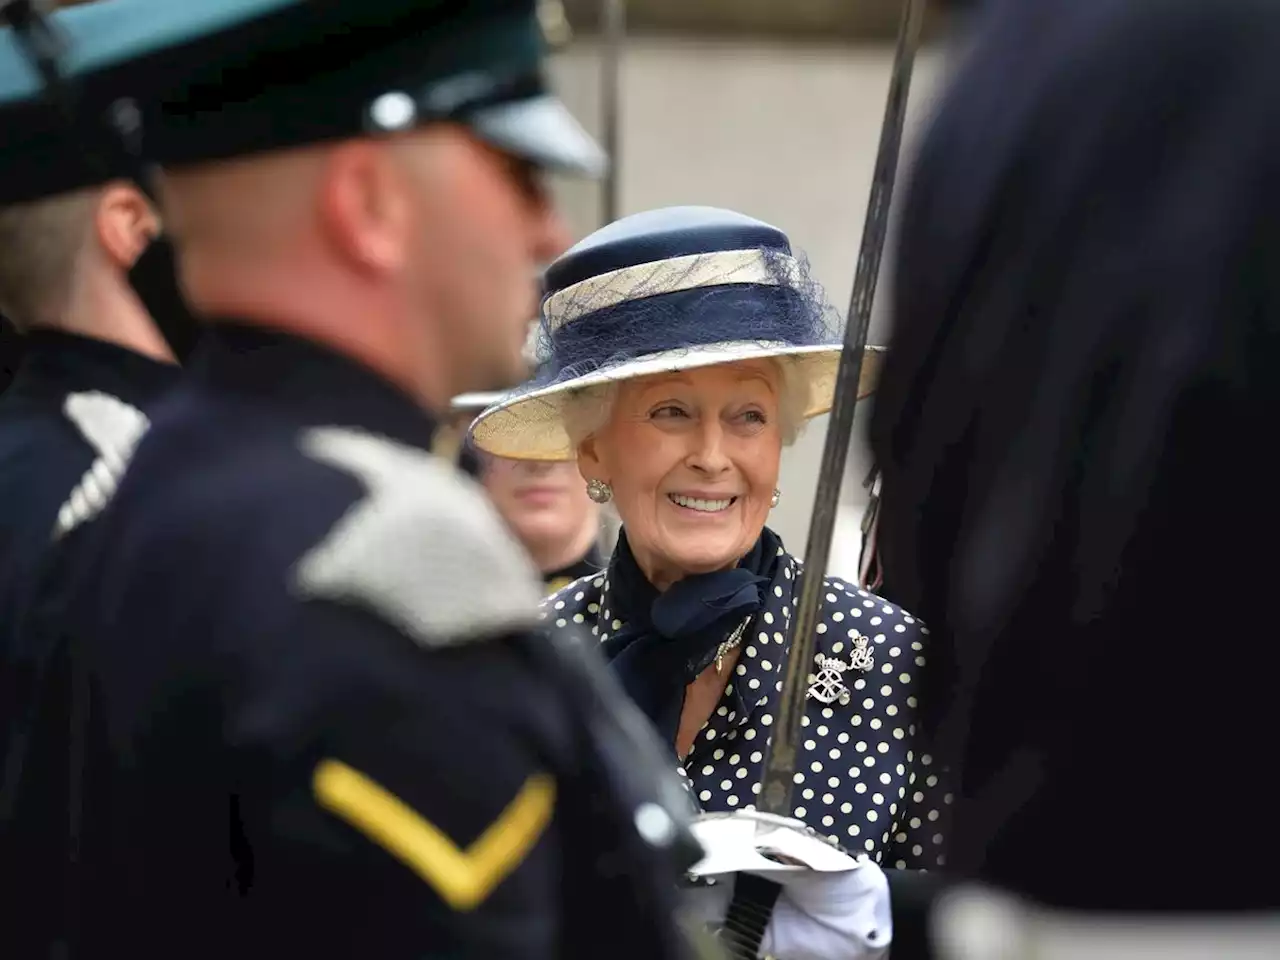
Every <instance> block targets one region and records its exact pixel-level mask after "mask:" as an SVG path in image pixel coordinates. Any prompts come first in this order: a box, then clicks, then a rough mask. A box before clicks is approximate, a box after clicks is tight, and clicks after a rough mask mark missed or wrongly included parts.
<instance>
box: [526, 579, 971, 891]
mask: <svg viewBox="0 0 1280 960" xmlns="http://www.w3.org/2000/svg"><path fill="white" fill-rule="evenodd" d="M783 557H784V560H783V562H782V563H781V564H780V565H779V570H778V574H777V577H776V579H775V581H774V582H773V583H772V584H770V588H769V591H768V598H767V600H766V602H765V604H764V607H763V609H762V610H760V611H759V612H758V613H757V614H756V615H755V616H754V617H753V619H752V621H751V623H750V625H749V626H748V628H747V630H746V632H745V634H744V635H743V639H742V644H741V646H742V653H741V655H740V657H739V659H738V663H737V665H736V667H735V668H734V670H733V671H732V673H731V674H730V676H729V679H728V682H727V684H726V686H725V690H724V695H723V696H722V697H721V699H720V703H719V705H718V706H717V707H716V709H715V711H714V712H713V713H712V715H711V718H710V719H709V720H708V721H707V723H706V725H705V726H704V727H703V728H702V730H701V731H700V732H699V734H698V737H697V740H696V741H695V743H694V747H693V749H692V750H691V751H690V753H689V755H688V756H687V757H685V758H684V760H683V762H682V763H681V773H682V774H683V775H684V778H685V782H686V784H687V785H688V787H689V790H690V792H691V793H692V794H693V796H694V797H695V798H696V799H697V802H698V806H699V807H700V808H701V809H702V810H707V811H720V810H735V809H746V810H750V809H754V807H755V801H756V795H757V794H758V793H759V792H760V779H761V776H762V773H763V761H764V753H765V749H766V747H767V745H768V743H769V741H770V736H771V729H772V726H773V722H774V710H775V709H776V708H777V702H778V698H779V691H780V690H781V688H782V678H783V675H784V671H785V670H786V663H787V657H788V655H789V653H790V644H789V643H788V642H787V639H786V638H787V634H788V630H789V627H790V622H791V617H792V614H793V611H794V598H795V594H796V586H797V582H798V578H799V576H800V568H801V564H800V562H799V561H798V560H796V559H795V558H794V557H792V556H790V555H788V554H783ZM824 585H825V591H824V596H823V605H822V608H821V613H820V617H819V624H818V627H817V632H818V638H817V644H816V653H817V656H816V657H815V662H814V664H813V667H812V668H811V671H810V688H809V699H808V700H807V709H806V714H805V717H804V720H803V734H804V736H803V739H802V741H801V753H800V759H799V763H798V765H797V772H796V775H795V787H794V788H793V792H792V803H793V804H794V806H795V809H794V810H793V811H792V813H793V815H794V816H795V817H796V819H798V820H802V821H803V822H804V823H806V824H808V825H809V826H810V827H812V828H813V829H814V830H815V831H817V833H818V834H820V835H821V836H824V837H826V838H827V839H828V840H829V841H830V842H832V843H835V844H838V845H839V846H841V847H842V848H844V849H846V850H848V851H850V852H851V853H855V854H862V855H864V856H868V857H870V858H872V859H874V860H875V861H876V862H877V863H880V864H882V865H884V866H886V867H898V868H914V869H927V868H930V867H939V866H942V865H944V864H945V836H944V833H943V827H942V824H943V822H944V820H945V819H946V818H945V817H944V810H945V807H946V805H947V804H949V803H950V802H951V796H950V794H949V793H947V792H946V785H945V783H944V778H943V771H942V770H941V769H939V768H938V767H937V765H936V764H935V763H934V761H933V758H932V757H930V756H929V755H928V754H927V753H921V752H920V751H918V750H916V749H914V747H913V744H912V740H913V737H914V734H915V723H916V709H917V701H916V686H917V677H918V676H919V674H920V671H921V670H922V669H923V668H924V667H925V664H926V657H927V654H928V641H929V631H928V630H927V629H926V628H925V626H924V624H922V623H921V622H920V621H918V620H916V619H915V618H914V617H912V616H911V615H910V614H908V613H906V612H905V611H903V610H900V609H898V608H896V607H894V606H892V605H891V604H889V603H887V602H885V601H884V600H882V599H881V598H879V597H877V596H875V595H874V594H872V593H868V592H866V591H864V590H860V589H859V588H857V587H856V586H854V585H853V584H850V583H846V582H845V581H842V580H839V579H835V578H827V579H826V580H824ZM543 615H544V618H545V620H546V622H547V624H548V626H550V627H551V628H553V629H558V630H577V631H579V632H581V631H583V630H588V631H590V634H591V635H592V636H593V637H594V638H595V639H596V640H597V641H601V642H602V641H604V640H606V639H607V638H608V637H609V636H610V635H612V634H613V633H614V632H616V631H617V630H619V629H621V627H622V621H620V620H618V619H617V618H616V617H615V616H614V613H613V611H612V610H610V606H609V582H608V574H607V572H602V573H598V574H595V575H593V576H589V577H584V578H583V579H581V580H578V581H576V582H574V583H571V584H569V586H567V587H565V588H564V589H563V590H561V591H559V592H558V593H556V594H554V595H553V596H551V597H550V598H548V600H547V601H546V604H545V606H544V612H543ZM827 701H830V702H827Z"/></svg>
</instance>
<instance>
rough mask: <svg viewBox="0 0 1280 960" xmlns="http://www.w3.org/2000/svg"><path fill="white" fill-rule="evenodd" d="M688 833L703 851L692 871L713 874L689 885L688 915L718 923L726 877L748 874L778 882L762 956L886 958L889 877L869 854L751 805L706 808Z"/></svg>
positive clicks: (889, 936)
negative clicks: (863, 856) (710, 880)
mask: <svg viewBox="0 0 1280 960" xmlns="http://www.w3.org/2000/svg"><path fill="white" fill-rule="evenodd" d="M694 833H695V835H696V836H697V837H698V839H699V841H700V842H701V843H702V845H703V848H704V852H705V854H706V856H705V857H704V859H703V860H702V861H701V862H699V863H698V864H697V865H696V866H695V867H694V869H693V870H692V871H691V873H693V874H695V875H698V876H706V877H719V878H720V879H719V882H718V883H716V884H715V885H714V886H712V887H710V888H701V889H699V888H695V889H692V890H690V891H689V895H688V897H687V898H686V901H685V912H686V915H687V917H688V918H689V919H697V920H699V921H702V922H708V921H709V922H712V923H718V922H722V921H723V919H724V917H725V913H726V911H727V908H728V905H729V900H730V897H731V894H732V890H731V887H732V886H733V884H732V883H731V882H729V881H730V879H731V878H732V877H733V876H734V875H736V874H738V873H750V874H754V875H756V876H759V877H763V878H764V879H766V880H771V881H773V882H774V883H777V884H778V885H780V886H781V887H782V890H781V892H780V893H779V895H778V900H777V902H776V904H775V905H774V909H773V914H772V917H771V918H770V921H769V926H768V928H767V929H766V930H765V936H764V940H763V942H762V943H761V950H762V953H763V954H764V955H767V956H775V957H782V958H785V960H884V958H885V957H886V956H887V955H888V952H889V945H890V943H891V941H892V940H893V924H892V920H891V914H890V909H889V882H888V880H887V879H886V878H885V875H884V873H883V871H881V869H880V868H879V867H878V866H877V865H876V864H874V863H871V862H870V861H867V860H862V861H858V860H855V859H854V858H853V857H851V856H850V855H849V854H847V853H844V852H842V851H840V850H838V849H836V848H835V847H832V846H831V845H830V844H828V843H827V842H826V841H825V840H822V839H819V838H818V837H817V836H816V835H815V834H814V833H813V831H811V830H809V829H808V828H807V827H806V826H805V825H804V824H802V823H799V822H798V821H794V820H790V819H787V818H781V817H774V816H770V815H768V814H761V813H756V812H754V811H750V812H748V811H735V812H733V813H727V814H726V813H717V814H704V815H703V816H701V817H699V818H698V819H697V820H695V822H694Z"/></svg>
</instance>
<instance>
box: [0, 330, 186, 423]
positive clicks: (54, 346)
mask: <svg viewBox="0 0 1280 960" xmlns="http://www.w3.org/2000/svg"><path fill="white" fill-rule="evenodd" d="M181 372H182V371H181V368H179V367H178V366H177V365H176V364H171V363H162V362H161V361H159V360H153V359H152V358H150V357H146V356H143V355H142V354H140V353H136V352H135V351H133V350H130V349H128V348H126V347H122V346H119V345H118V344H114V343H108V342H107V341H105V340H96V339H94V338H92V337H85V336H80V335H79V334H74V333H66V332H63V331H61V330H43V329H37V330H32V331H30V332H29V333H27V334H26V335H25V336H24V343H23V359H22V365H21V366H20V367H19V368H18V372H17V373H16V374H15V375H14V378H13V383H12V384H11V385H10V387H9V389H8V390H6V391H5V397H6V398H13V399H15V400H21V399H29V400H43V401H57V402H61V400H62V398H63V397H65V396H66V395H67V394H68V393H79V392H84V391H89V390H96V391H100V392H102V393H106V394H110V395H111V396H113V397H117V398H119V399H120V400H123V401H125V402H126V403H130V404H134V405H139V404H143V403H147V402H149V401H150V400H152V399H153V398H155V397H156V396H157V395H158V394H159V393H160V392H161V391H163V390H165V389H167V388H168V387H170V386H172V385H173V384H174V383H175V382H176V381H177V379H178V377H179V376H180V374H181Z"/></svg>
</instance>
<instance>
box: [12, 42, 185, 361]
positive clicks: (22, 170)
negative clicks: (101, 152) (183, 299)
mask: <svg viewBox="0 0 1280 960" xmlns="http://www.w3.org/2000/svg"><path fill="white" fill-rule="evenodd" d="M0 129H3V130H4V136H3V137H0V312H3V313H4V314H5V316H6V317H8V318H9V320H10V321H11V322H12V323H13V325H14V326H15V327H17V328H18V329H20V330H26V329H29V328H31V327H39V326H44V327H57V328H61V329H66V330H70V331H73V332H78V333H82V334H87V335H90V336H96V337H99V338H101V339H107V340H114V341H116V342H118V343H121V344H122V345H124V346H128V347H132V348H133V349H136V350H139V351H141V352H145V353H151V354H153V355H156V356H157V357H160V358H162V359H163V358H167V357H168V356H169V353H168V349H167V347H166V345H165V343H164V340H163V338H162V337H161V336H160V333H159V331H158V330H157V329H156V328H155V326H154V325H153V324H152V323H151V322H150V319H149V317H148V316H147V313H146V309H145V307H144V306H143V304H142V302H141V301H140V300H139V298H138V297H137V296H136V295H135V293H134V291H133V289H132V287H131V285H130V282H129V273H130V270H131V269H132V268H133V267H134V265H135V264H136V263H137V262H138V259H139V257H140V256H141V254H142V253H143V251H144V250H146V249H147V248H148V246H149V245H150V242H151V238H152V237H154V236H155V235H156V234H157V233H158V232H159V226H160V225H159V219H158V217H157V215H156V212H155V210H154V209H153V208H152V206H151V204H150V203H149V202H148V200H147V198H146V196H145V195H144V194H143V193H142V192H141V191H140V190H139V189H138V188H137V187H135V186H134V185H133V184H132V183H130V182H129V181H128V180H126V179H123V178H122V177H123V174H122V173H121V171H120V170H118V169H115V168H113V167H112V165H111V163H110V162H101V163H99V162H98V158H96V154H95V151H96V150H97V148H99V147H100V146H101V144H100V143H99V142H97V141H92V142H88V141H86V138H85V137H84V136H83V135H82V132H81V131H79V130H77V129H74V128H73V127H72V125H71V124H69V123H68V121H67V119H66V117H65V116H64V115H63V114H62V113H61V112H60V111H59V109H58V107H57V104H56V102H55V100H54V99H53V98H50V97H48V96H47V95H46V91H45V90H44V89H43V84H42V82H41V78H40V76H39V74H38V73H37V72H36V71H35V70H34V69H33V68H32V66H31V65H30V63H29V62H28V52H27V50H26V47H25V45H24V44H23V43H22V42H21V39H20V36H19V35H17V34H15V33H14V32H13V31H12V30H11V29H8V28H6V29H0Z"/></svg>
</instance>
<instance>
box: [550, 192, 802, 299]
mask: <svg viewBox="0 0 1280 960" xmlns="http://www.w3.org/2000/svg"><path fill="white" fill-rule="evenodd" d="M756 249H763V250H771V251H775V252H777V253H779V254H783V255H789V254H790V253H791V242H790V240H788V239H787V235H786V234H785V233H784V232H783V231H782V230H780V229H778V228H777V227H775V226H772V225H771V224H768V223H765V222H764V221H763V220H757V219H755V218H754V217H749V216H747V215H746V214H742V213H737V212H736V211H733V210H724V209H721V208H719V207H699V206H679V207H662V208H660V209H657V210H646V211H644V212H643V213H635V214H632V215H630V216H627V217H623V218H622V219H621V220H615V221H614V222H613V223H610V224H608V225H607V226H604V227H601V228H600V229H599V230H596V231H595V232H594V233H592V234H590V235H589V236H587V237H585V238H583V239H582V240H580V241H578V243H576V244H574V245H573V246H572V247H570V248H569V249H568V250H566V251H565V252H564V253H563V254H561V255H560V257H559V258H558V259H557V260H556V261H555V262H554V263H552V264H551V266H550V267H548V268H547V271H546V291H547V293H548V294H551V293H555V292H556V291H558V290H562V289H564V288H565V287H569V286H572V285H573V284H575V283H580V282H581V281H583V280H586V279H588V278H590V277H595V276H599V275H601V274H604V273H609V272H611V271H614V270H621V269H625V268H627V267H635V266H639V265H641V264H645V263H655V262H657V261H659V260H669V259H673V258H675V257H687V256H695V255H697V254H707V253H716V252H720V251H725V250H756Z"/></svg>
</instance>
